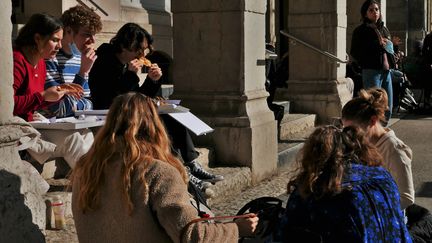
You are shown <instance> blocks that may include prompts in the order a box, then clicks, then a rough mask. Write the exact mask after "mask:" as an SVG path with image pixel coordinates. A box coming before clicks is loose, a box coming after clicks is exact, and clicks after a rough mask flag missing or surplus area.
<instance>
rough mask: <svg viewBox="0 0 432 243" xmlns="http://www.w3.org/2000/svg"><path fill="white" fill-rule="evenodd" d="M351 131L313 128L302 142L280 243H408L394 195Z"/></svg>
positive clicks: (372, 153) (360, 137)
mask: <svg viewBox="0 0 432 243" xmlns="http://www.w3.org/2000/svg"><path fill="white" fill-rule="evenodd" d="M380 165H381V156H380V154H379V153H378V151H377V150H376V149H375V148H374V147H373V146H372V145H371V144H370V143H369V142H368V140H367V138H366V137H365V136H364V134H363V133H362V131H361V130H360V129H359V128H356V127H345V128H344V129H343V130H341V129H339V128H336V127H334V126H324V127H318V128H317V129H316V130H315V131H314V132H313V133H312V134H311V135H310V137H309V138H308V139H307V141H306V143H305V144H304V147H303V149H302V151H301V153H300V158H299V160H298V173H297V174H296V175H295V176H294V178H293V179H291V181H290V182H289V183H288V190H289V192H291V195H290V197H289V199H288V203H287V207H286V212H285V215H284V216H283V218H282V223H281V233H282V236H283V241H284V242H411V238H410V235H409V233H408V231H407V228H406V226H405V224H404V218H403V215H402V211H401V210H400V207H399V193H398V190H397V186H396V184H395V182H394V180H393V179H392V177H391V175H390V174H389V173H388V172H387V171H386V170H385V169H384V168H382V167H381V166H380Z"/></svg>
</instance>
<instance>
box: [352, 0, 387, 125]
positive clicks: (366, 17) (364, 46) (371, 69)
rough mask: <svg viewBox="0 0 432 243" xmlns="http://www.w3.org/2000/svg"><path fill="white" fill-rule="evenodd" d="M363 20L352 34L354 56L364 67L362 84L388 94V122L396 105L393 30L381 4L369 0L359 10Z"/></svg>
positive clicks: (374, 0) (364, 86)
mask: <svg viewBox="0 0 432 243" xmlns="http://www.w3.org/2000/svg"><path fill="white" fill-rule="evenodd" d="M360 13H361V16H362V20H363V23H362V24H361V25H360V26H358V27H357V28H356V29H355V30H354V32H353V36H352V42H351V52H350V54H351V56H352V57H353V58H354V59H355V61H357V63H358V64H359V65H360V67H361V68H362V79H363V88H365V89H367V88H372V87H378V88H383V89H384V90H385V91H386V92H387V95H388V97H389V99H388V106H389V109H388V112H387V113H386V119H387V122H388V120H389V119H390V117H391V111H392V108H393V107H392V106H393V87H392V80H391V75H390V69H393V68H394V66H395V65H394V64H395V63H394V56H393V53H394V50H393V44H392V42H391V37H390V32H389V30H388V29H387V28H386V27H385V26H384V22H383V21H382V19H381V12H380V4H379V2H378V1H376V0H367V1H365V2H364V3H363V5H362V7H361V10H360Z"/></svg>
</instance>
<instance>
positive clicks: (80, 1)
mask: <svg viewBox="0 0 432 243" xmlns="http://www.w3.org/2000/svg"><path fill="white" fill-rule="evenodd" d="M76 1H77V2H78V3H79V4H81V5H83V6H84V7H86V8H88V9H91V10H93V9H92V8H91V7H89V6H88V5H87V4H85V3H84V2H83V1H82V0H76ZM86 1H87V2H90V3H91V4H92V5H93V6H94V7H95V8H96V9H97V10H99V11H101V13H103V14H104V15H105V16H108V13H107V12H106V11H105V10H104V9H103V8H102V7H101V6H99V4H97V3H95V2H94V1H93V0H86Z"/></svg>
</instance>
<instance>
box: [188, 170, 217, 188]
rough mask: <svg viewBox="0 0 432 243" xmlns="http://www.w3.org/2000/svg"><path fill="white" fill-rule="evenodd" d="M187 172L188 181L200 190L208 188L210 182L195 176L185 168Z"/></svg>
mask: <svg viewBox="0 0 432 243" xmlns="http://www.w3.org/2000/svg"><path fill="white" fill-rule="evenodd" d="M187 172H188V176H189V181H190V182H191V183H192V184H194V185H195V187H196V188H198V189H199V190H201V191H203V192H204V191H205V190H206V189H207V188H209V187H210V186H211V185H212V184H211V183H210V182H207V181H203V180H201V179H199V178H197V177H196V176H194V175H192V173H190V171H189V170H187Z"/></svg>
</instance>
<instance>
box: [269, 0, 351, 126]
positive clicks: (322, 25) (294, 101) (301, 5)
mask: <svg viewBox="0 0 432 243" xmlns="http://www.w3.org/2000/svg"><path fill="white" fill-rule="evenodd" d="M346 2H347V1H346V0H329V1H321V0H310V1H294V0H290V1H289V14H288V32H289V33H291V34H292V35H294V36H295V37H297V38H299V39H301V40H303V41H305V42H307V43H309V44H311V45H313V46H315V47H317V48H319V49H321V50H323V51H326V52H329V53H332V54H333V55H335V56H337V57H338V58H339V59H342V60H345V59H346V58H347V57H346V26H347V16H346ZM289 70H290V73H289V80H288V88H287V89H282V90H279V91H278V93H277V95H278V99H287V100H290V101H291V103H290V105H291V107H292V111H293V112H301V113H314V114H317V116H318V122H319V123H326V122H329V121H330V120H331V119H332V118H333V117H338V116H340V112H341V109H342V107H343V105H344V104H345V103H346V102H347V101H348V100H349V99H351V92H350V91H349V90H348V88H347V86H348V85H352V81H351V80H350V79H345V78H344V77H345V64H342V63H336V62H335V61H333V60H331V59H329V58H328V57H325V56H324V55H321V54H319V53H317V52H315V51H313V50H312V49H310V48H308V47H305V46H304V45H301V44H300V43H296V42H290V44H289Z"/></svg>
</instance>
